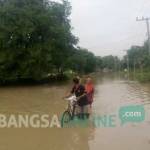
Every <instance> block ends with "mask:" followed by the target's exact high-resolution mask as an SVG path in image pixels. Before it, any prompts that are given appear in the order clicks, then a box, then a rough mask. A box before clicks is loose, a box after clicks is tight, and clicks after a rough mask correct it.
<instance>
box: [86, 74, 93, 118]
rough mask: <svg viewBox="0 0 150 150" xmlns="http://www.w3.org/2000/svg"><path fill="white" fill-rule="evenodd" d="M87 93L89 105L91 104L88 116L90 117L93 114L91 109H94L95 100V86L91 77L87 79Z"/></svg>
mask: <svg viewBox="0 0 150 150" xmlns="http://www.w3.org/2000/svg"><path fill="white" fill-rule="evenodd" d="M85 91H86V94H87V99H88V104H89V110H88V114H87V115H88V116H89V115H90V113H91V108H92V103H93V98H94V84H93V82H92V79H91V78H90V77H88V78H87V79H86V84H85Z"/></svg>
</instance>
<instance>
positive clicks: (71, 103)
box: [61, 96, 77, 127]
mask: <svg viewBox="0 0 150 150" xmlns="http://www.w3.org/2000/svg"><path fill="white" fill-rule="evenodd" d="M65 100H67V101H68V107H67V109H66V110H65V111H64V113H63V115H62V118H61V127H64V126H65V124H68V123H69V122H70V121H71V120H73V119H74V116H75V109H76V106H77V98H76V96H71V97H70V98H66V99H65Z"/></svg>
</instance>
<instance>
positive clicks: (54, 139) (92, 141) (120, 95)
mask: <svg viewBox="0 0 150 150" xmlns="http://www.w3.org/2000/svg"><path fill="white" fill-rule="evenodd" d="M95 86H96V93H95V103H94V105H93V114H94V113H95V114H99V115H109V114H117V113H118V109H119V108H120V107H121V106H125V105H132V104H133V105H135V104H144V107H145V110H146V120H145V122H144V123H141V124H135V123H132V124H127V125H125V126H124V127H120V126H119V119H118V120H117V126H116V127H115V128H69V129H31V128H30V129H0V150H20V149H21V150H34V149H36V150H49V149H52V150H60V149H61V150H99V149H102V150H109V149H111V150H120V149H121V150H130V149H136V150H141V149H142V150H148V149H149V148H150V134H149V129H150V84H144V85H141V84H139V83H137V82H132V81H130V82H127V81H125V80H120V79H116V78H115V77H106V76H105V77H101V76H98V75H97V76H96V77H95ZM69 87H70V85H69V84H67V85H55V86H49V85H45V86H30V87H7V88H6V87H5V88H0V113H4V114H11V113H13V114H33V113H38V114H44V113H46V114H51V115H53V114H58V115H61V113H62V112H63V111H64V109H65V107H66V102H64V101H63V100H62V96H63V95H64V93H66V91H67V90H68V89H69ZM137 137H138V138H137Z"/></svg>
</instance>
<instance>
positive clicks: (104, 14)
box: [69, 0, 150, 56]
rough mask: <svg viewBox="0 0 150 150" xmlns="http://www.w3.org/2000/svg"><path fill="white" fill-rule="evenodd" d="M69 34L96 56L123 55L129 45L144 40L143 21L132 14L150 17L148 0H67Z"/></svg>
mask: <svg viewBox="0 0 150 150" xmlns="http://www.w3.org/2000/svg"><path fill="white" fill-rule="evenodd" d="M69 1H70V2H71V5H72V15H71V23H72V26H73V28H74V29H73V33H74V34H75V35H76V36H77V37H79V39H80V42H79V46H81V47H84V48H87V49H88V50H90V51H92V52H93V53H95V54H96V55H100V56H104V55H110V54H112V55H118V56H122V55H123V54H124V52H123V50H124V49H128V48H129V47H130V46H131V45H142V44H143V42H144V41H145V40H146V38H147V35H146V23H145V22H136V17H137V16H139V17H142V16H145V17H150V0H69Z"/></svg>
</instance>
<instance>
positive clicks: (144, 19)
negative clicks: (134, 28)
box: [136, 17, 150, 55]
mask: <svg viewBox="0 0 150 150" xmlns="http://www.w3.org/2000/svg"><path fill="white" fill-rule="evenodd" d="M136 21H145V22H146V26H147V35H148V49H149V55H150V29H149V21H150V18H148V17H146V18H145V17H142V18H141V19H139V18H138V17H137V18H136Z"/></svg>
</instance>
